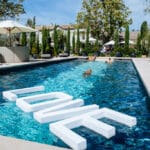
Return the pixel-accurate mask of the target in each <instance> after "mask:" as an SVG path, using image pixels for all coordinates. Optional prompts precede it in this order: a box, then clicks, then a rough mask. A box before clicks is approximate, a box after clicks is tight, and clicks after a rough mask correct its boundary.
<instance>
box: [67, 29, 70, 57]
mask: <svg viewBox="0 0 150 150" xmlns="http://www.w3.org/2000/svg"><path fill="white" fill-rule="evenodd" d="M67 52H68V55H70V28H68V32H67Z"/></svg>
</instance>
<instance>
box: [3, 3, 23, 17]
mask: <svg viewBox="0 0 150 150" xmlns="http://www.w3.org/2000/svg"><path fill="white" fill-rule="evenodd" d="M22 3H23V0H0V19H1V20H3V19H8V18H15V17H17V16H19V15H20V14H23V13H25V10H24V8H23V4H22Z"/></svg>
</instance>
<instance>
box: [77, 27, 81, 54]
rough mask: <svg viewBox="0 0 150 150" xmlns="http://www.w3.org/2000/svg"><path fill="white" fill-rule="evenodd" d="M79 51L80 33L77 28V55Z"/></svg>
mask: <svg viewBox="0 0 150 150" xmlns="http://www.w3.org/2000/svg"><path fill="white" fill-rule="evenodd" d="M79 52H80V33H79V28H77V42H76V54H77V55H79Z"/></svg>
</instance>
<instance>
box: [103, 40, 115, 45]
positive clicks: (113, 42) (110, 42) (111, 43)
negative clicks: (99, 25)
mask: <svg viewBox="0 0 150 150" xmlns="http://www.w3.org/2000/svg"><path fill="white" fill-rule="evenodd" d="M114 44H115V41H114V40H111V41H109V42H107V43H105V44H104V46H107V45H114Z"/></svg>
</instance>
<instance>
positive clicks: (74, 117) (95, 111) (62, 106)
mask: <svg viewBox="0 0 150 150" xmlns="http://www.w3.org/2000/svg"><path fill="white" fill-rule="evenodd" d="M44 90H45V88H44V86H37V87H31V88H24V89H17V90H10V91H4V92H3V93H2V94H3V97H4V98H5V99H8V100H9V101H16V105H17V106H18V107H19V108H20V109H22V110H23V111H25V112H33V118H34V119H35V120H37V121H38V122H40V123H50V122H51V123H50V124H49V129H50V132H52V133H53V134H55V135H56V136H57V137H59V138H60V139H61V140H62V141H64V142H65V143H66V144H67V145H69V146H70V147H71V148H72V149H75V150H84V149H86V148H87V141H86V139H85V138H83V137H81V136H80V135H78V134H77V133H75V132H73V131H72V129H73V128H77V127H80V126H84V127H86V128H88V129H90V130H92V131H94V132H96V133H98V134H100V135H102V136H103V137H105V138H107V139H109V138H111V137H112V136H115V133H116V132H115V131H116V129H115V127H113V126H112V125H108V124H106V123H104V122H102V120H98V119H102V118H107V119H110V120H113V121H115V122H118V123H120V124H123V125H126V126H129V127H133V126H135V125H136V123H137V120H136V118H135V117H131V116H129V115H126V114H123V113H120V112H117V111H114V110H111V109H109V108H101V109H99V106H98V105H95V104H93V105H87V106H83V105H84V100H82V99H75V100H73V97H72V96H70V95H68V94H65V93H63V92H51V93H45V94H36V95H31V96H26V97H21V98H18V94H25V93H32V92H38V91H44ZM56 121H57V122H56ZM52 122H54V123H52Z"/></svg>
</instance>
